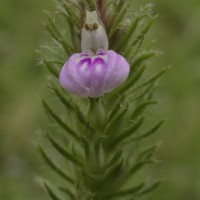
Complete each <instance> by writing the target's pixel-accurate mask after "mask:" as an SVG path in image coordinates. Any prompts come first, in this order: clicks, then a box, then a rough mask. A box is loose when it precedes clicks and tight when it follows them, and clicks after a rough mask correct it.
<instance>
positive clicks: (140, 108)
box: [131, 101, 157, 120]
mask: <svg viewBox="0 0 200 200" xmlns="http://www.w3.org/2000/svg"><path fill="white" fill-rule="evenodd" d="M155 104H157V102H156V101H147V102H144V103H142V104H140V105H139V106H138V107H137V108H136V109H135V111H134V112H133V114H132V115H131V119H133V120H134V119H136V118H137V117H138V116H141V115H142V113H143V111H144V110H145V109H146V108H147V107H148V106H152V105H155Z"/></svg>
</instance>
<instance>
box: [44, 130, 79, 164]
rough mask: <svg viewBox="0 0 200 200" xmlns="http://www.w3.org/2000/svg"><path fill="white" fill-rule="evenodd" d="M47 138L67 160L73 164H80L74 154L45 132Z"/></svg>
mask: <svg viewBox="0 0 200 200" xmlns="http://www.w3.org/2000/svg"><path fill="white" fill-rule="evenodd" d="M46 136H47V138H48V140H49V141H50V143H51V144H52V145H53V147H54V148H55V149H56V150H57V151H58V152H59V153H61V154H62V155H63V156H64V157H65V158H66V159H67V160H69V161H71V162H72V163H74V164H75V165H78V166H81V165H82V164H81V162H80V161H79V160H78V159H77V158H75V156H74V155H72V154H71V153H69V152H68V151H67V150H66V148H64V147H63V146H61V145H60V144H59V143H58V142H57V141H55V139H53V138H52V137H51V136H50V135H49V134H46Z"/></svg>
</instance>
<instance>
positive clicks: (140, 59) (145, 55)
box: [133, 51, 158, 67]
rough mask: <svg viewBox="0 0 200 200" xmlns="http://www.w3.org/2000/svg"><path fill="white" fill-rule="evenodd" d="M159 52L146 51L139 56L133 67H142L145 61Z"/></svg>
mask: <svg viewBox="0 0 200 200" xmlns="http://www.w3.org/2000/svg"><path fill="white" fill-rule="evenodd" d="M157 54H158V52H156V51H147V52H146V51H145V52H143V53H141V54H140V55H139V56H137V57H136V58H135V59H134V61H133V67H136V66H137V65H140V64H141V63H143V62H144V61H146V60H148V59H149V58H152V57H153V56H155V55H157Z"/></svg>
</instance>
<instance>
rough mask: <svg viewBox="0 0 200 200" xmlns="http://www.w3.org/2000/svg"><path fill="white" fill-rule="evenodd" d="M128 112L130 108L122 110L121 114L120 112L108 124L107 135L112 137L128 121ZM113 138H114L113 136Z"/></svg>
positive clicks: (126, 107)
mask: <svg viewBox="0 0 200 200" xmlns="http://www.w3.org/2000/svg"><path fill="white" fill-rule="evenodd" d="M127 110H128V106H125V108H123V109H121V111H120V112H118V113H117V114H116V115H115V116H114V117H113V118H112V119H111V121H109V122H108V123H107V127H106V128H105V131H104V132H105V135H111V134H112V133H113V132H116V131H118V130H119V128H120V126H121V125H122V123H123V122H124V121H125V120H126V119H125V117H126V113H127ZM111 137H112V136H111Z"/></svg>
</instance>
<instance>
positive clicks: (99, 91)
mask: <svg viewBox="0 0 200 200" xmlns="http://www.w3.org/2000/svg"><path fill="white" fill-rule="evenodd" d="M129 71H130V66H129V64H128V62H127V61H126V59H125V58H123V57H122V56H121V55H119V54H117V53H116V52H114V51H112V50H109V51H105V50H99V51H97V53H96V54H94V53H93V52H92V51H89V50H87V51H84V52H82V53H76V54H73V55H72V56H71V57H70V58H69V60H68V61H67V62H66V63H65V64H64V66H63V68H62V70H61V73H60V77H59V82H60V84H61V86H62V87H63V88H64V89H66V90H67V91H69V92H71V93H74V94H76V95H78V96H82V97H93V98H96V97H100V96H103V95H104V94H105V93H108V92H111V91H112V90H114V89H115V88H116V87H118V86H119V85H121V84H122V83H123V82H124V81H125V80H126V79H127V77H128V74H129Z"/></svg>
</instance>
